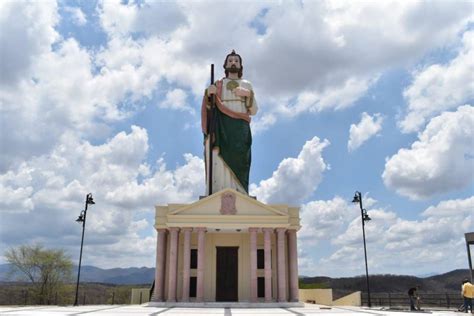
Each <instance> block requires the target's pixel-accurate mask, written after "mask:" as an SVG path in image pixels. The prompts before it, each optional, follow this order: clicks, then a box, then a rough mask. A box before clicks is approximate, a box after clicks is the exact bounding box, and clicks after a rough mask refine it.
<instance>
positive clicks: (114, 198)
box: [0, 126, 204, 266]
mask: <svg viewBox="0 0 474 316" xmlns="http://www.w3.org/2000/svg"><path fill="white" fill-rule="evenodd" d="M147 155H148V135H147V131H146V130H145V129H143V128H140V127H137V126H132V127H131V131H130V132H129V133H125V132H120V133H118V134H116V135H115V136H114V137H113V138H111V139H109V140H108V141H107V142H105V143H103V144H100V145H92V144H90V143H89V142H87V141H84V140H82V139H80V138H79V137H77V135H74V134H72V133H66V134H64V135H63V136H62V137H61V140H60V142H59V144H58V145H57V146H56V147H54V149H53V150H52V151H51V152H50V153H48V154H45V155H41V156H38V157H33V158H32V159H30V160H28V161H25V162H24V163H22V164H21V165H20V166H19V167H18V168H17V169H14V170H11V171H9V172H7V173H5V174H3V175H0V195H1V199H2V202H1V203H0V207H1V208H0V212H1V214H2V221H1V224H0V240H1V241H2V246H1V247H2V248H3V246H6V245H8V246H12V245H17V244H22V243H30V242H42V243H43V244H45V245H47V246H48V245H53V246H54V247H63V248H65V249H66V250H68V251H70V252H71V254H72V255H73V256H76V248H77V242H78V238H79V237H80V227H79V225H76V223H75V222H74V219H75V218H76V216H77V215H78V214H79V212H80V210H81V209H82V208H83V201H84V197H85V194H86V193H88V192H92V193H93V197H94V200H95V202H96V204H95V205H93V206H91V207H90V209H89V211H88V215H87V231H88V233H87V244H88V247H89V249H87V251H88V256H89V258H91V259H90V260H91V261H90V262H89V263H90V264H96V265H99V266H104V265H105V266H106V265H107V264H112V262H113V258H115V260H116V259H117V258H118V257H120V256H123V258H124V260H123V261H122V262H120V265H121V266H129V265H131V264H138V262H139V259H142V260H143V261H142V263H141V264H140V265H150V266H151V265H153V252H154V249H155V248H154V247H153V241H152V240H154V238H153V237H151V236H150V235H151V233H152V231H153V228H152V225H153V223H152V222H151V221H152V219H153V218H154V216H153V214H154V207H153V206H154V205H156V204H165V203H169V202H173V201H174V202H176V201H179V202H186V201H189V200H196V199H197V198H198V196H199V195H200V194H202V193H203V192H204V165H203V164H204V163H203V161H202V160H201V159H200V158H197V157H194V156H192V155H190V154H186V155H185V160H186V162H185V164H184V165H182V166H178V167H177V168H176V170H168V169H167V168H166V166H165V164H164V163H163V162H161V161H160V162H158V163H157V164H156V165H147V164H146V162H145V160H146V157H147ZM147 217H148V219H147ZM23 222H25V223H28V225H27V227H26V228H25V229H27V232H28V233H25V230H24V229H18V227H19V226H18V225H19V223H23ZM45 228H47V229H45ZM143 230H149V231H150V232H149V233H148V234H147V236H148V237H141V236H143V234H142V233H141V231H143ZM132 243H133V244H135V245H140V247H139V249H138V250H137V251H138V252H137V254H136V255H131V251H132V250H126V251H124V253H123V254H121V255H116V256H115V257H113V258H108V257H107V256H111V255H112V253H113V251H114V250H115V251H116V250H117V249H119V248H123V247H124V245H131V244H132ZM150 245H151V248H146V247H150ZM131 248H133V247H131ZM127 256H128V260H127ZM92 258H93V259H92ZM115 265H116V264H114V266H115Z"/></svg>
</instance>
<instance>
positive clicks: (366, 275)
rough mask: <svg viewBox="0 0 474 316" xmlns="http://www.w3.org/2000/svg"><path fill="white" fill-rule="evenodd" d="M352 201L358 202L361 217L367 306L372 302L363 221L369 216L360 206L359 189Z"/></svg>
mask: <svg viewBox="0 0 474 316" xmlns="http://www.w3.org/2000/svg"><path fill="white" fill-rule="evenodd" d="M352 203H359V206H360V216H361V219H362V238H363V240H364V256H365V278H366V280H367V303H368V306H369V307H372V303H371V301H370V285H369V268H368V266H367V247H366V246H365V222H366V221H370V219H371V218H370V217H369V215H368V214H367V210H366V209H365V208H363V207H362V195H361V193H360V192H359V191H356V192H355V195H354V199H353V200H352Z"/></svg>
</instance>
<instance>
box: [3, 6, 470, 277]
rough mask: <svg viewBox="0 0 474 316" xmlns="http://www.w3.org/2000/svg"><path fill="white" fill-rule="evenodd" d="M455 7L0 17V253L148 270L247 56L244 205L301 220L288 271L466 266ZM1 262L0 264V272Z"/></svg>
mask: <svg viewBox="0 0 474 316" xmlns="http://www.w3.org/2000/svg"><path fill="white" fill-rule="evenodd" d="M473 12H474V4H473V2H471V1H338V0H334V1H263V0H262V1H225V2H224V1H177V2H172V1H113V0H105V1H85V0H84V1H80V0H78V1H58V2H55V1H46V0H45V1H39V0H36V1H12V0H7V1H1V2H0V30H1V31H0V46H1V52H0V53H1V63H0V212H1V220H0V249H2V252H3V250H6V249H9V248H11V247H16V246H18V245H23V244H35V243H36V244H42V245H44V246H45V247H48V248H62V249H65V251H66V253H67V254H68V255H69V256H70V257H71V258H72V259H73V260H74V262H76V261H77V260H78V257H79V247H80V238H81V229H82V227H81V225H80V224H78V223H76V222H75V220H76V218H77V216H78V215H79V213H80V212H81V210H82V209H83V208H84V199H85V195H86V194H87V193H89V192H91V193H92V195H93V197H94V200H95V202H96V204H95V205H92V206H90V207H89V210H88V213H87V225H86V231H85V241H84V252H83V261H82V264H83V265H95V266H98V267H101V268H114V267H132V266H135V267H142V266H146V267H153V266H154V260H155V245H156V233H155V231H154V228H153V224H154V206H155V205H166V204H168V203H190V202H192V201H195V200H196V199H198V198H199V196H200V195H203V194H204V191H205V183H204V163H203V136H202V132H201V129H200V104H201V99H202V94H203V91H204V89H205V88H206V87H207V86H208V85H209V82H210V65H211V64H215V65H216V78H220V77H222V76H224V73H223V69H222V64H223V62H224V58H225V56H226V55H227V54H228V53H229V52H230V51H231V50H232V49H235V50H236V51H237V53H239V54H240V55H241V56H242V58H243V65H244V78H245V79H247V80H249V81H250V82H252V85H253V88H254V90H255V96H256V99H257V102H258V105H259V111H258V113H257V115H256V116H255V117H253V119H252V123H251V128H252V133H253V145H252V167H251V172H250V194H251V195H255V196H257V199H258V200H259V201H262V202H265V203H285V204H289V205H293V206H300V207H301V210H300V217H301V225H302V228H301V230H300V231H299V232H298V261H299V274H300V275H307V276H316V275H326V276H332V277H343V276H355V275H362V274H364V273H365V266H364V253H363V241H362V226H361V216H360V210H359V207H358V205H357V204H354V203H351V201H352V198H353V196H354V193H355V191H360V192H361V193H362V198H363V205H364V208H366V209H367V212H368V214H369V216H370V217H371V218H372V220H371V221H369V222H367V223H366V240H367V256H368V266H369V273H371V274H408V275H418V276H423V275H429V274H433V273H443V272H447V271H451V270H453V269H459V268H467V266H468V262H467V254H466V246H465V241H464V233H466V232H472V231H474V107H473V106H472V104H473V101H474V80H473V79H474V78H473V74H474V28H473V25H474V24H473V22H474V14H473ZM0 263H5V259H4V258H3V257H0Z"/></svg>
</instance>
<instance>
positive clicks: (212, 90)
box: [201, 50, 258, 195]
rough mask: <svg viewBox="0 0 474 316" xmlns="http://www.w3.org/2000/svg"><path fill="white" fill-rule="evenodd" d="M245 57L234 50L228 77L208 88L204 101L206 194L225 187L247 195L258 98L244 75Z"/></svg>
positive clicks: (226, 64) (227, 62)
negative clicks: (253, 123) (252, 122)
mask: <svg viewBox="0 0 474 316" xmlns="http://www.w3.org/2000/svg"><path fill="white" fill-rule="evenodd" d="M243 68H244V67H243V64H242V57H241V56H240V55H239V54H237V53H236V52H235V51H234V50H233V51H232V52H231V53H230V54H228V55H227V56H226V58H225V61H224V70H225V77H224V78H222V79H220V80H217V81H216V82H215V83H214V82H213V81H214V80H213V75H212V76H211V77H212V79H211V85H210V86H209V87H208V88H207V89H206V91H205V93H204V98H203V102H202V110H201V125H202V130H203V133H204V145H205V154H204V156H205V161H206V194H207V195H211V194H213V193H215V192H218V191H220V190H222V189H225V188H232V189H235V190H237V191H239V192H241V193H244V194H248V186H249V172H250V163H251V158H252V152H251V146H252V134H251V131H250V116H251V115H255V114H256V113H257V110H258V107H257V101H256V100H255V94H254V92H253V88H252V85H251V83H250V82H249V81H247V80H244V79H243V78H242V74H243Z"/></svg>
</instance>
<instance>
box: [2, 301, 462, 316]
mask: <svg viewBox="0 0 474 316" xmlns="http://www.w3.org/2000/svg"><path fill="white" fill-rule="evenodd" d="M316 314H317V315H333V314H338V315H397V316H403V315H412V316H413V315H416V314H419V315H427V314H431V315H451V316H452V315H467V314H465V313H460V312H454V311H431V310H427V311H425V312H409V311H390V310H383V309H380V308H371V309H369V308H360V307H353V306H347V307H343V306H338V307H327V306H323V305H313V304H305V306H304V307H290V308H182V307H148V306H147V305H145V304H144V305H87V306H77V307H73V306H1V307H0V315H45V316H46V315H48V316H59V315H71V316H72V315H104V316H105V315H107V316H111V315H118V316H128V315H150V316H154V315H174V316H176V315H188V316H189V315H207V316H214V315H223V316H232V315H235V316H237V315H257V316H261V315H277V316H279V315H316Z"/></svg>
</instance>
